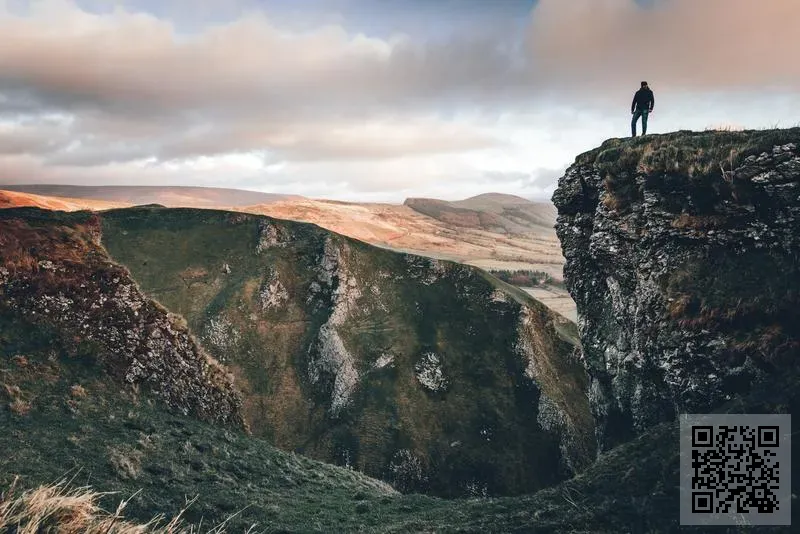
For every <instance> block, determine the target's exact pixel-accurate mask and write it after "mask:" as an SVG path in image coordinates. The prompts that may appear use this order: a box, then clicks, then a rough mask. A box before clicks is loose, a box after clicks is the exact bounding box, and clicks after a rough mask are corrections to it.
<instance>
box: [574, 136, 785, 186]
mask: <svg viewBox="0 0 800 534" xmlns="http://www.w3.org/2000/svg"><path fill="white" fill-rule="evenodd" d="M789 143H794V144H795V145H800V128H789V129H771V130H742V131H726V130H707V131H703V132H693V131H689V130H681V131H678V132H671V133H667V134H657V135H645V136H639V137H635V138H615V139H609V140H607V141H605V142H604V143H603V144H602V145H600V146H599V147H598V148H595V149H593V150H590V151H588V152H585V153H583V154H581V155H579V156H578V157H577V158H576V159H575V163H576V164H578V165H588V164H592V163H596V164H598V166H599V167H600V170H601V171H605V172H608V173H611V174H619V173H622V172H630V173H633V172H641V173H644V174H659V173H668V174H685V175H687V176H689V177H695V176H704V175H716V176H720V177H721V176H722V170H721V168H720V167H723V168H724V170H725V171H730V170H731V168H732V167H733V168H735V167H737V166H739V165H740V164H741V163H742V162H743V161H744V160H745V159H746V158H747V157H749V156H758V155H760V154H762V153H764V152H767V153H771V152H772V149H773V147H775V146H783V145H786V144H789Z"/></svg>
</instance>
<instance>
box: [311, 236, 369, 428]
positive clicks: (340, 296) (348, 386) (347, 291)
mask: <svg viewBox="0 0 800 534" xmlns="http://www.w3.org/2000/svg"><path fill="white" fill-rule="evenodd" d="M346 254H347V250H346V245H339V244H337V243H336V242H335V241H334V239H333V238H332V237H328V238H327V239H326V240H325V245H324V249H323V254H322V258H321V260H320V263H319V274H318V281H319V282H320V283H321V284H322V285H321V286H320V291H323V286H324V289H325V292H327V293H330V295H331V300H332V303H331V304H332V307H331V313H330V316H329V317H328V321H327V322H326V323H325V324H324V325H322V327H321V328H320V331H319V335H318V336H317V339H316V342H315V343H314V344H312V345H311V347H310V349H309V354H310V356H311V358H310V360H309V371H308V376H309V380H310V381H311V383H312V384H317V383H319V382H320V380H321V379H322V378H323V376H324V375H328V376H331V377H332V378H333V386H332V391H331V405H330V413H331V415H333V416H337V415H339V413H340V412H341V410H342V409H343V408H345V407H346V406H347V404H348V402H349V400H350V396H351V395H352V394H353V392H354V391H355V389H356V387H357V386H358V381H359V375H358V371H357V370H356V360H355V358H354V357H353V355H352V354H350V352H349V351H348V350H347V347H346V346H345V344H344V341H343V340H342V338H341V336H340V335H339V333H338V331H337V328H338V327H340V326H341V325H343V324H344V323H345V321H346V320H347V318H348V316H349V314H350V313H351V312H352V311H354V310H355V309H356V301H357V300H358V298H359V297H360V296H361V291H360V289H359V284H358V282H357V281H356V279H355V278H354V277H353V276H352V274H350V273H349V272H348V270H347V268H346V265H345V261H344V259H343V257H344V255H346ZM318 285H319V284H318Z"/></svg>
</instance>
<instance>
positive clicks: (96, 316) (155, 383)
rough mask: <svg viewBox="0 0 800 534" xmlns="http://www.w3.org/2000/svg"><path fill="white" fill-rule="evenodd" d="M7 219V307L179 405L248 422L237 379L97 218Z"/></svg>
mask: <svg viewBox="0 0 800 534" xmlns="http://www.w3.org/2000/svg"><path fill="white" fill-rule="evenodd" d="M38 222H40V221H36V220H35V218H34V219H33V221H26V220H23V219H21V218H2V219H0V306H2V308H3V310H4V311H6V312H9V311H11V312H14V313H16V314H19V316H21V317H24V318H25V320H27V321H30V322H32V323H35V324H39V325H45V326H48V327H52V328H54V330H55V331H56V332H58V333H59V335H60V336H61V337H62V338H63V342H64V344H65V348H67V350H69V346H77V345H79V344H84V343H89V344H92V345H93V346H94V347H95V351H94V352H95V353H96V354H97V355H98V358H99V359H100V360H101V361H102V363H103V364H104V367H105V368H106V370H107V372H108V373H109V374H111V375H112V376H113V377H114V378H116V379H117V380H119V381H120V382H122V383H126V384H129V385H131V386H133V387H136V388H138V387H140V386H141V387H143V388H145V389H147V390H148V391H151V392H152V393H153V394H154V395H155V396H156V397H158V398H160V399H162V400H163V401H164V402H165V403H166V404H167V405H169V406H170V407H171V408H173V409H175V410H178V411H180V412H182V413H184V414H193V415H196V416H198V417H200V418H202V419H206V420H210V421H215V422H218V423H224V424H232V425H235V426H241V425H243V424H244V420H243V418H242V416H241V413H240V407H241V398H240V395H239V393H238V392H237V391H236V389H235V388H234V386H233V383H232V379H231V378H230V376H229V375H228V373H227V372H226V371H225V370H224V368H222V367H221V366H220V365H219V364H218V363H216V362H215V361H213V360H212V359H210V358H209V357H208V356H206V354H205V353H204V352H203V350H202V348H201V347H200V346H199V345H198V344H197V343H196V342H195V340H194V338H193V337H192V335H191V334H190V332H189V330H188V328H187V326H186V323H185V321H184V320H183V319H182V318H180V317H178V316H176V315H173V314H171V313H169V312H168V311H167V310H166V309H164V307H163V306H161V305H160V304H158V303H156V302H154V301H152V300H150V299H149V298H147V297H146V296H144V295H143V294H142V293H141V291H139V288H138V286H137V285H136V283H135V282H134V281H133V280H132V279H131V277H130V274H129V273H128V271H127V269H125V268H124V267H121V266H120V265H117V264H116V263H114V262H112V261H111V260H110V258H108V256H107V254H106V253H105V251H104V250H103V248H102V247H100V246H99V245H98V244H97V242H98V241H99V234H98V233H97V232H98V228H99V227H98V226H97V224H93V221H92V219H89V220H88V221H87V222H86V223H85V224H78V225H60V224H52V223H50V224H48V223H46V224H36V223H38Z"/></svg>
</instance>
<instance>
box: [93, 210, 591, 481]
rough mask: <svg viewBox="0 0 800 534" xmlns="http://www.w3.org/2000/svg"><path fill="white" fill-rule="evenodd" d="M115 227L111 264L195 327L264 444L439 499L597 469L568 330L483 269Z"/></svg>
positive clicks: (154, 218) (205, 215) (261, 234)
mask: <svg viewBox="0 0 800 534" xmlns="http://www.w3.org/2000/svg"><path fill="white" fill-rule="evenodd" d="M102 221H103V222H102V227H103V230H102V232H103V237H102V242H103V245H104V246H105V247H106V248H107V249H108V251H109V253H110V254H111V256H112V257H113V258H114V259H115V260H116V261H118V262H120V263H122V264H124V265H126V266H127V267H128V268H129V269H130V271H131V273H132V275H133V277H134V278H135V280H136V281H137V282H138V284H139V285H140V287H141V288H142V290H143V291H144V292H145V293H146V294H148V295H150V296H152V297H153V298H155V299H156V300H157V301H159V302H161V303H162V304H164V305H165V306H166V307H167V308H168V309H169V310H170V311H172V312H175V313H177V314H180V315H181V316H183V317H185V318H186V320H187V321H188V324H189V327H190V328H191V330H192V331H193V332H194V333H195V334H196V336H197V337H198V339H199V340H200V342H201V343H202V345H203V346H204V348H205V349H206V350H208V352H209V353H211V354H212V355H213V356H214V357H215V358H216V359H217V360H219V361H220V362H222V363H223V364H224V365H225V366H227V367H228V368H229V369H230V370H231V371H232V372H233V373H234V375H235V377H236V383H237V385H238V386H239V387H240V388H241V390H242V391H243V398H244V414H245V418H246V420H247V422H248V424H249V426H250V429H251V430H252V432H253V433H254V434H255V435H258V436H261V437H264V438H265V439H267V440H269V441H270V442H271V443H274V444H276V445H277V446H279V447H281V448H283V449H286V450H292V451H297V452H301V453H303V454H306V455H308V456H311V457H313V458H317V459H321V460H324V461H329V462H335V463H337V464H339V465H345V466H353V467H355V468H356V469H358V470H361V471H364V472H365V473H368V474H370V475H372V476H376V477H380V478H382V479H384V480H388V481H391V482H392V483H393V484H395V485H396V486H397V487H399V488H401V489H403V490H414V491H424V492H428V493H433V494H439V495H459V494H460V495H469V494H473V495H482V494H514V493H522V492H527V491H532V490H535V489H538V488H541V487H544V486H547V485H550V484H553V483H555V482H557V481H558V480H559V479H562V478H564V477H565V476H567V474H568V473H569V472H570V468H569V463H570V462H571V463H572V465H573V466H574V467H578V468H579V467H581V466H583V465H585V464H586V463H588V461H589V459H590V458H591V457H592V451H593V445H592V439H593V437H592V422H591V417H590V414H589V410H588V403H587V402H586V396H585V394H584V393H583V392H584V391H585V383H584V381H583V380H584V379H583V370H582V368H581V366H580V364H579V363H578V362H577V361H575V360H574V359H573V358H572V352H573V349H574V342H575V339H574V337H573V336H565V335H563V331H564V330H565V329H568V328H569V327H568V326H567V325H566V322H565V321H564V320H562V319H560V318H559V316H557V315H555V314H553V313H552V312H550V311H549V310H547V309H546V308H545V307H544V306H542V305H540V304H539V303H537V302H535V301H533V300H532V299H530V297H528V296H527V295H525V294H524V293H522V292H520V291H515V290H514V289H513V288H510V286H507V285H502V286H498V281H496V280H495V279H493V278H492V277H490V276H488V275H486V274H485V273H483V272H481V271H479V270H477V269H474V268H471V267H467V266H462V265H458V264H454V263H449V262H441V261H437V260H431V259H427V258H420V257H416V256H411V255H405V254H398V253H394V252H390V251H386V250H383V249H378V248H375V247H372V246H369V245H366V244H364V243H361V242H358V241H355V240H351V239H348V238H345V237H342V236H339V235H336V234H332V233H330V232H328V231H325V230H322V229H320V228H318V227H316V226H313V225H308V224H301V223H293V222H288V221H277V220H272V219H268V218H265V217H257V216H249V215H244V214H234V213H226V212H217V211H199V210H165V209H157V208H151V209H126V210H116V211H112V212H107V213H105V214H103V219H102ZM556 377H559V378H558V379H556Z"/></svg>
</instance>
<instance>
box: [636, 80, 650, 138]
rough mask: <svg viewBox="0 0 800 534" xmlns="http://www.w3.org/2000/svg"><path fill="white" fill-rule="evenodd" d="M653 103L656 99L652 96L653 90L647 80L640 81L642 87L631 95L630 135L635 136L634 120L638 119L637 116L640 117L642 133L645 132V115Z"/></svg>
mask: <svg viewBox="0 0 800 534" xmlns="http://www.w3.org/2000/svg"><path fill="white" fill-rule="evenodd" d="M655 103H656V99H655V98H654V97H653V91H651V90H650V88H649V87H648V86H647V82H642V88H641V89H639V90H638V91H636V94H635V95H633V102H632V103H631V113H633V119H632V120H631V136H632V137H636V121H638V120H639V117H641V118H642V135H644V134H646V133H647V115H648V114H649V113H650V112H651V111H653V106H654V105H655Z"/></svg>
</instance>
